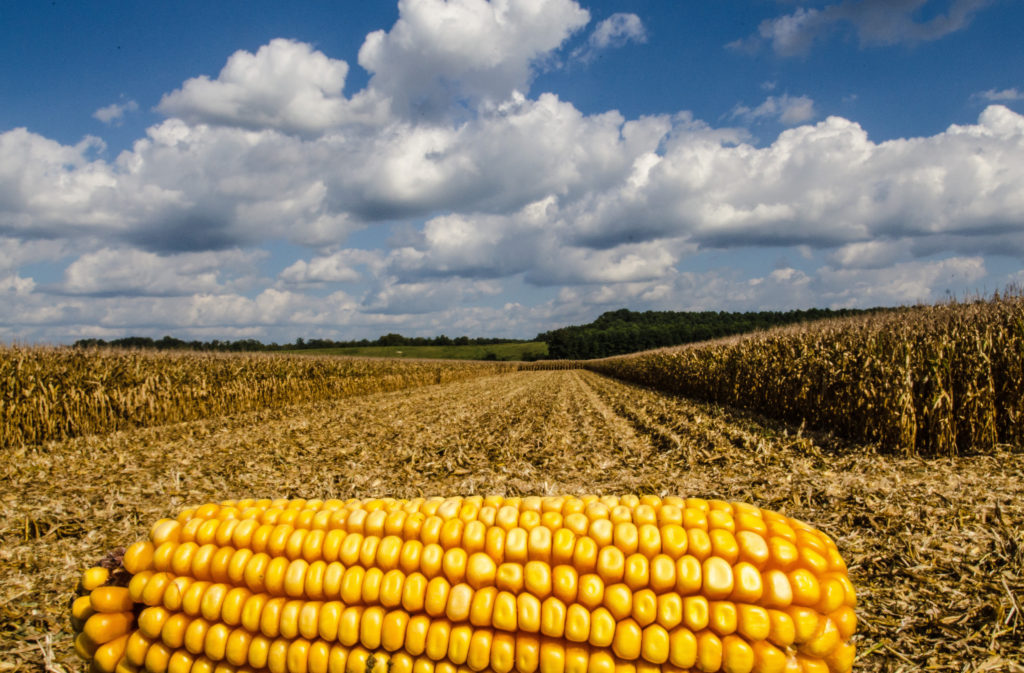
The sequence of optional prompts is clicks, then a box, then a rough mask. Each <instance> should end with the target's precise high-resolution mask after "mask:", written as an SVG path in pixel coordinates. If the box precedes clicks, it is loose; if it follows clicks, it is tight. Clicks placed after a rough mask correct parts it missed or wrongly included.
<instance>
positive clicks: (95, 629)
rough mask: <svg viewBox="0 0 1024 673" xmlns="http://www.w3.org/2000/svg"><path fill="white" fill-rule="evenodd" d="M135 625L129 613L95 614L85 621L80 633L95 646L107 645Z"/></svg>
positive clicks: (132, 616)
mask: <svg viewBox="0 0 1024 673" xmlns="http://www.w3.org/2000/svg"><path fill="white" fill-rule="evenodd" d="M134 625H135V616H134V615H133V614H132V613H131V612H106V613H104V612H97V613H96V614H94V615H92V616H91V617H89V618H88V619H87V620H85V625H84V626H83V627H82V633H84V634H85V635H86V637H87V638H89V640H91V641H92V642H93V643H95V644H97V645H102V644H104V643H108V642H110V641H111V640H114V639H115V638H120V637H121V636H123V635H125V634H127V633H128V632H129V631H131V629H132V627H133V626H134Z"/></svg>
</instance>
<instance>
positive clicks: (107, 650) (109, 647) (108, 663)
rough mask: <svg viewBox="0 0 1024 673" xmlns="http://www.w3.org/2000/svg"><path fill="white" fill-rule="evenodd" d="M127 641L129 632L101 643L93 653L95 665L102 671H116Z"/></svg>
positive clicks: (112, 672) (111, 672) (104, 672)
mask: <svg viewBox="0 0 1024 673" xmlns="http://www.w3.org/2000/svg"><path fill="white" fill-rule="evenodd" d="M127 643H128V634H127V633H126V634H124V635H123V636H118V637H117V638H115V639H113V640H111V641H110V642H108V643H104V644H102V645H100V646H99V647H97V648H96V652H95V653H94V654H93V655H92V661H93V665H94V666H95V667H96V668H97V669H99V670H100V671H101V672H102V673H114V669H116V668H117V662H118V661H120V660H121V657H122V656H123V655H124V650H125V646H126V645H127Z"/></svg>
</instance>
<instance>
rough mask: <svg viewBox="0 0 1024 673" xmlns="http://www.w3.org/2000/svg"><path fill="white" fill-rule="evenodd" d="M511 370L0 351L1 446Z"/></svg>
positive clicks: (447, 364)
mask: <svg viewBox="0 0 1024 673" xmlns="http://www.w3.org/2000/svg"><path fill="white" fill-rule="evenodd" d="M514 369H515V365H513V364H508V363H477V362H453V361H444V362H441V361H436V360H435V361H424V360H413V361H397V360H370V359H355V358H353V359H348V358H335V357H315V356H307V355H291V356H289V355H280V354H274V355H271V354H210V353H158V352H152V351H130V350H82V349H71V348H49V347H0V447H3V446H18V445H27V444H39V443H42V442H45V441H48V440H55V439H64V438H67V437H74V436H78V435H86V434H102V433H107V432H112V431H115V430H119V429H123V428H130V427H140V426H148V425H158V424H162V423H173V422H178V421H186V420H194V419H198V418H205V417H208V416H218V415H223V414H232V413H238V412H243V411H251V410H255V409H261V408H265V407H268V406H271V405H285V404H298V403H303V402H311V401H318V400H331V399H337V398H342V397H349V396H353V395H362V394H368V393H376V392H386V391H392V390H400V389H403V388H410V387H415V386H422V385H429V384H436V383H448V382H452V381H459V380H465V379H469V378H475V377H478V376H487V375H492V374H498V373H501V372H506V371H513V370H514Z"/></svg>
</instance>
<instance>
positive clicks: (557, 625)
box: [540, 596, 566, 638]
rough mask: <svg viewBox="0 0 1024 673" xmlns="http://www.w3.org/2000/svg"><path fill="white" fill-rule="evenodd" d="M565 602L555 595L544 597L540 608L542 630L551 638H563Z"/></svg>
mask: <svg viewBox="0 0 1024 673" xmlns="http://www.w3.org/2000/svg"><path fill="white" fill-rule="evenodd" d="M565 619H566V607H565V603H563V602H562V601H560V600H558V599H557V598H555V597H554V596H549V597H548V598H546V599H544V602H543V603H542V604H541V609H540V632H541V633H542V634H544V635H545V636H549V637H551V638H561V637H562V635H563V634H564V633H565Z"/></svg>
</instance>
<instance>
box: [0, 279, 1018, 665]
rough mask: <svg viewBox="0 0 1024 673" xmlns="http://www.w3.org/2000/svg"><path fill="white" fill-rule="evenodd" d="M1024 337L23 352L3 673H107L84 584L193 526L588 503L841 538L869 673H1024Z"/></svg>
mask: <svg viewBox="0 0 1024 673" xmlns="http://www.w3.org/2000/svg"><path fill="white" fill-rule="evenodd" d="M890 318H891V320H890ZM1021 324H1022V313H1021V303H1020V301H1019V300H1016V299H1008V300H999V301H994V302H987V303H978V304H967V305H959V306H955V307H935V308H926V309H914V310H913V311H908V312H907V313H905V314H904V313H898V314H895V315H894V316H888V317H886V318H867V319H861V320H855V321H850V322H836V323H831V324H826V325H823V326H820V329H819V327H805V328H802V329H790V330H781V331H778V332H771V333H766V334H763V335H757V336H755V337H751V338H747V339H733V340H732V341H731V342H728V343H718V344H713V345H700V346H694V347H690V348H687V349H680V350H676V351H661V352H653V353H649V354H643V355H639V356H633V357H625V358H619V359H615V360H609V361H604V362H599V363H594V362H585V363H544V362H541V363H535V364H532V365H521V366H516V365H508V364H500V363H499V364H482V363H463V362H441V361H415V362H406V361H402V362H393V361H384V360H377V361H373V360H348V359H332V358H305V357H304V358H292V357H286V356H262V355H261V356H249V355H246V356H228V355H223V356H211V355H198V354H188V355H174V356H168V355H156V354H144V353H137V352H98V351H94V352H89V351H84V352H80V351H70V350H63V349H36V348H7V349H4V350H3V351H2V359H0V368H2V371H3V376H2V378H0V381H3V386H4V387H3V389H2V397H0V401H2V404H3V407H2V419H3V425H2V426H0V427H2V429H3V435H2V440H3V441H2V442H0V446H2V448H0V451H2V452H3V457H4V461H3V464H2V466H0V673H8V672H10V673H27V672H29V671H46V672H48V673H77V672H79V671H85V670H87V668H86V667H85V666H84V664H83V663H82V662H81V660H80V659H79V658H78V657H77V656H76V655H75V653H74V649H73V629H72V627H71V622H70V614H71V613H70V609H69V602H70V601H71V599H72V598H73V597H74V595H75V585H76V583H77V581H78V578H79V577H80V576H81V573H82V571H83V570H84V569H85V568H87V567H89V566H91V565H95V564H96V562H98V561H99V560H100V559H102V558H104V556H106V555H107V553H108V552H110V551H111V550H113V549H115V548H118V547H125V546H128V545H129V544H130V543H132V542H134V541H136V540H140V539H143V538H144V537H145V536H146V535H147V533H148V532H149V530H150V528H151V526H152V525H153V524H154V522H156V521H157V520H159V519H161V518H162V517H166V516H173V515H174V514H175V513H177V512H180V511H182V510H183V509H184V508H186V507H189V506H195V505H198V504H201V503H206V502H219V501H223V500H228V499H243V498H271V499H272V498H307V499H324V500H327V499H340V500H345V499H348V498H377V497H393V498H417V497H424V496H457V495H461V496H468V495H475V494H479V495H487V494H496V495H502V496H506V497H512V496H519V495H530V494H539V495H549V494H575V495H580V496H582V495H585V494H590V493H594V494H601V495H621V494H626V493H635V494H638V495H641V496H643V495H648V494H650V495H658V496H661V497H668V496H682V497H684V498H686V497H695V498H705V499H709V500H710V499H718V500H723V501H728V502H742V503H750V504H752V505H755V506H757V507H760V508H765V509H767V510H773V511H775V512H779V513H780V514H782V515H784V516H786V517H793V518H795V519H798V520H800V521H803V522H806V523H807V524H809V525H811V526H813V527H814V528H816V529H818V530H821V531H823V532H824V533H825V534H827V535H828V536H829V537H830V538H831V539H832V540H834V541H835V543H836V545H837V546H838V551H839V553H840V554H841V555H842V558H843V559H845V561H846V564H847V565H848V567H849V578H850V581H851V582H852V583H853V585H854V587H856V592H857V605H856V608H855V610H856V617H857V631H856V634H855V635H854V636H853V639H852V642H853V644H854V645H855V646H856V653H855V655H854V656H855V657H856V661H855V663H854V670H855V671H917V670H929V671H932V670H934V671H1008V672H1019V671H1022V670H1024V658H1022V655H1021V652H1022V651H1024V616H1022V610H1024V448H1022V446H1021V440H1020V428H1019V421H1020V411H1021V395H1020V392H1021V390H1020V386H1021V381H1022V380H1024V377H1022V375H1021V372H1020V368H1021V367H1022V358H1021V352H1022V351H1021V350H1020V349H1021V337H1022V333H1024V330H1022V327H1021ZM786 354H788V357H790V358H791V360H792V361H793V362H791V364H792V365H793V366H791V367H789V368H786V367H783V366H782V364H784V363H782V362H781V360H782V358H783V356H784V355H786ZM745 357H749V358H751V361H752V362H753V363H754V364H752V365H749V366H746V367H745V366H744V363H743V358H745ZM773 362H774V363H776V365H775V366H774V368H773V367H772V366H771V365H772V363H773ZM695 363H696V364H695ZM700 363H706V367H708V369H707V370H706V372H707V373H702V372H705V370H702V369H699V368H698V364H700ZM794 363H795V364H794ZM701 366H705V365H701ZM583 367H586V368H587V369H584V368H583ZM591 368H595V369H596V368H600V369H601V370H602V371H604V372H609V373H612V372H613V373H614V374H615V375H616V376H619V377H622V378H626V377H631V378H635V379H637V380H642V381H644V384H645V385H646V386H647V387H641V386H638V385H635V384H633V383H629V382H624V381H621V380H616V379H614V378H610V377H608V376H606V375H602V374H599V373H597V372H596V371H588V369H591ZM893 370H894V371H896V373H895V374H894V373H893ZM922 372H923V373H922ZM684 374H686V375H687V376H689V375H691V374H692V375H693V377H694V378H695V379H697V378H699V380H700V382H698V383H693V382H692V381H690V380H689V379H687V381H688V383H687V385H692V386H693V387H692V388H686V389H683V388H682V383H680V381H681V379H680V378H678V377H680V376H682V375H684ZM641 376H646V377H648V378H646V379H643V378H641ZM673 376H674V377H675V378H673ZM659 377H660V378H659ZM701 377H702V378H701ZM672 381H675V384H672ZM673 385H674V386H675V387H673ZM670 391H671V392H670ZM709 391H719V392H714V394H712V393H711V392H709ZM673 392H685V394H686V395H691V396H692V397H683V396H680V395H677V394H673ZM726 393H728V394H729V395H732V397H731V398H725V399H723V400H722V401H717V402H716V401H713V400H715V399H717V398H716V397H715V396H716V395H719V394H721V395H725V394H726ZM693 398H705V399H704V400H703V401H701V400H697V399H693ZM744 400H746V401H745V402H744ZM726 401H727V402H728V405H729V406H725V405H724V404H723V402H726ZM815 404H817V405H818V406H820V407H822V408H823V411H821V412H820V413H819V414H818V415H815V414H813V413H811V412H810V411H808V409H809V408H810V407H812V406H813V405H815ZM759 410H760V412H759ZM816 413H817V412H816ZM884 419H889V421H890V422H893V423H896V424H897V426H898V429H895V430H894V429H891V428H890V429H888V430H887V429H886V428H885V427H884V426H883V425H882V421H883V420H884ZM893 419H895V420H893ZM862 426H869V429H867V430H862V431H858V429H859V428H862ZM815 428H817V429H815ZM911 439H912V442H911ZM900 442H903V443H900ZM694 670H698V669H694ZM359 673H361V672H359Z"/></svg>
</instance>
